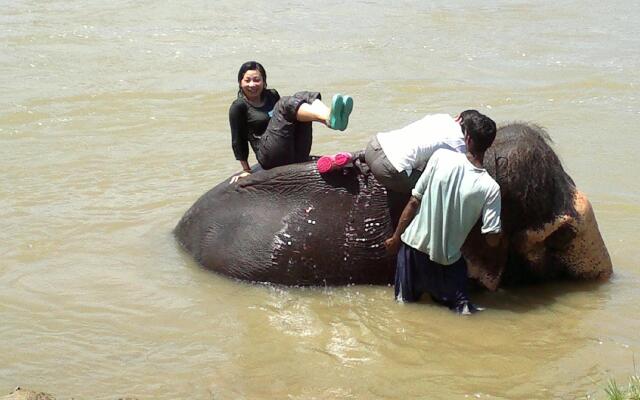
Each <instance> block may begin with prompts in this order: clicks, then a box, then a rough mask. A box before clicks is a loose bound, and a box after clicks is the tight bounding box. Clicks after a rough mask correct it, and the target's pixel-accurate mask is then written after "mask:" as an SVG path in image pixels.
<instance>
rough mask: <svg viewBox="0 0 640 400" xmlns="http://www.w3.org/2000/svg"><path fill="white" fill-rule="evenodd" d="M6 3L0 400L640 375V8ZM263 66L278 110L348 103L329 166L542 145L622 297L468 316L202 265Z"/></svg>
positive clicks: (547, 386) (0, 63)
mask: <svg viewBox="0 0 640 400" xmlns="http://www.w3.org/2000/svg"><path fill="white" fill-rule="evenodd" d="M0 4H2V7H1V8H0V49H1V51H0V89H1V93H2V96H1V97H0V171H1V172H0V221H1V223H0V226H1V229H0V395H1V394H4V393H8V392H9V391H11V390H12V389H13V387H15V386H16V385H22V386H25V387H29V388H33V389H38V390H44V391H47V392H51V393H54V394H55V395H56V396H57V397H58V398H70V397H72V396H73V397H74V398H77V399H113V398H115V397H117V396H124V395H128V396H136V397H139V398H141V399H182V398H194V399H213V398H215V399H397V398H398V399H399V398H401V399H423V398H428V399H467V398H469V399H475V398H478V399H556V398H557V399H574V398H589V397H590V398H603V397H604V392H603V390H602V389H603V388H604V386H605V385H606V382H607V380H608V379H609V378H615V379H616V380H617V381H618V382H626V380H627V378H628V377H629V375H631V374H633V373H634V372H635V373H638V372H639V370H640V335H639V334H638V332H639V331H640V307H639V306H638V302H639V301H640V287H639V284H640V272H639V269H638V258H639V257H640V234H639V233H640V229H639V226H640V183H639V182H640V180H639V179H638V173H640V163H639V161H638V157H637V154H638V151H639V150H640V134H639V131H638V127H639V126H640V101H639V99H638V96H639V93H638V89H639V87H640V25H639V24H638V21H640V3H638V2H637V1H622V0H613V1H608V2H607V1H577V0H567V1H564V0H560V1H527V0H515V1H511V0H488V1H483V2H479V1H471V0H463V1H458V2H449V1H439V0H437V1H430V2H420V1H408V0H405V1H394V2H386V1H378V0H369V1H352V2H342V1H334V0H329V1H326V2H318V4H315V3H309V4H306V3H305V4H304V5H302V4H303V3H302V2H294V1H281V0H273V1H256V2H248V3H242V2H240V3H238V2H232V1H228V0H215V1H203V0H184V1H160V2H157V1H153V2H152V1H147V0H143V1H121V0H120V1H114V2H106V1H96V0H87V1H82V2H81V1H56V0H53V1H39V0H32V1H25V0H15V1H6V0H4V1H2V0H0ZM250 59H257V60H259V61H261V62H262V63H263V64H264V65H265V67H266V68H267V72H268V83H269V85H270V86H271V87H274V88H276V89H278V91H279V92H280V93H281V94H288V93H292V92H294V91H297V90H302V89H315V90H319V91H321V92H322V93H324V94H325V97H326V98H330V96H331V95H333V94H334V93H336V92H343V93H349V94H351V95H352V96H353V97H354V99H355V108H354V112H353V115H352V118H351V123H350V126H349V129H348V130H347V131H346V132H344V133H341V132H335V131H330V130H328V129H327V128H325V127H316V129H315V131H314V134H315V141H314V146H313V152H314V153H316V154H318V153H324V152H331V151H338V150H345V149H346V150H352V149H356V148H360V147H364V145H365V144H366V142H367V141H368V139H369V137H370V136H371V135H372V134H374V133H375V132H377V131H381V130H389V129H394V128H398V127H400V126H402V125H404V124H406V123H409V122H411V121H414V120H416V119H418V118H420V117H422V116H423V115H424V114H426V113H432V112H447V113H451V114H455V113H457V112H459V111H461V110H464V109H467V108H477V109H479V110H481V111H482V112H485V113H487V114H488V115H490V116H491V117H493V118H494V119H495V120H496V121H498V122H505V121H509V120H521V121H532V122H536V123H538V124H540V125H542V126H544V127H546V128H547V129H548V131H549V133H550V134H551V136H552V137H553V139H554V143H555V144H554V148H555V150H556V151H557V153H558V154H559V156H560V158H561V159H562V161H563V163H564V165H565V167H566V169H567V170H568V172H569V173H570V174H571V176H572V177H573V178H574V180H575V181H576V183H577V185H578V186H579V188H580V189H581V190H583V191H584V192H586V193H587V194H588V195H589V197H590V199H591V201H592V203H593V206H594V209H595V212H596V216H597V218H598V222H599V225H600V229H601V232H602V234H603V237H604V239H605V242H606V244H607V246H608V249H609V252H610V254H611V258H612V261H613V265H614V271H615V274H614V276H613V278H612V279H611V281H609V282H607V283H605V284H601V285H597V284H592V283H552V284H545V285H537V286H531V287H524V288H514V289H508V290H500V291H499V292H497V293H476V294H474V296H473V299H474V300H475V301H476V302H477V303H479V304H480V305H483V306H485V307H487V311H485V312H483V313H481V314H479V315H476V316H473V317H471V318H465V317H459V316H456V315H453V314H451V313H449V312H448V311H447V310H444V309H442V308H440V307H436V306H434V305H433V304H432V303H431V302H430V301H427V300H425V301H423V302H421V303H419V304H412V305H406V304H405V305H403V304H398V303H396V302H395V301H394V300H393V288H392V287H387V286H350V287H322V288H286V287H273V286H267V285H257V284H247V283H241V282H236V281H233V280H229V279H227V278H225V277H222V276H219V275H216V274H215V273H212V272H210V271H207V270H204V269H202V268H201V267H199V266H198V265H197V264H196V263H195V262H194V261H193V260H192V259H191V258H190V257H189V256H188V255H186V254H184V253H183V252H182V251H181V249H180V248H179V246H178V245H177V244H176V242H175V240H174V238H173V236H172V233H171V231H172V229H173V227H174V226H175V224H176V223H177V222H178V220H179V219H180V217H181V216H182V214H183V213H184V212H185V211H186V210H187V209H188V208H189V207H190V206H191V204H192V203H193V202H194V201H195V200H196V199H197V198H198V197H199V196H200V195H201V194H203V193H204V192H205V191H207V190H208V189H209V188H211V187H212V186H213V185H215V184H217V183H218V182H220V181H221V180H223V179H224V178H226V177H227V176H229V175H230V174H232V173H233V172H234V171H236V170H238V169H239V163H238V162H236V161H235V159H234V157H233V154H232V152H231V148H230V133H229V128H228V116H227V111H228V107H229V105H230V103H231V101H232V100H233V99H234V98H235V95H236V90H237V82H236V74H237V70H238V67H239V66H240V64H241V63H242V62H244V61H246V60H250ZM250 161H251V162H254V159H253V156H252V158H251V160H250ZM532 173H534V172H532ZM232 206H233V205H230V207H232ZM256 206H258V207H269V205H268V204H257V205H256ZM634 368H635V369H636V370H635V371H634Z"/></svg>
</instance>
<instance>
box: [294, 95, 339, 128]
mask: <svg viewBox="0 0 640 400" xmlns="http://www.w3.org/2000/svg"><path fill="white" fill-rule="evenodd" d="M330 115H331V109H330V108H329V107H327V106H326V105H325V104H324V103H323V102H322V100H320V99H316V100H314V101H313V103H311V104H309V103H302V104H301V105H300V108H298V112H297V113H296V119H297V120H298V121H300V122H322V123H323V124H325V125H326V124H327V120H329V116H330Z"/></svg>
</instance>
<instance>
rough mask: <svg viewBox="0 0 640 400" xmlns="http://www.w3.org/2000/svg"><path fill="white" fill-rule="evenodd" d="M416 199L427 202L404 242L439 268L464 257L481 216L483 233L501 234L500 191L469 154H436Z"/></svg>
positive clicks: (443, 151) (414, 191) (439, 151)
mask: <svg viewBox="0 0 640 400" xmlns="http://www.w3.org/2000/svg"><path fill="white" fill-rule="evenodd" d="M412 195H413V196H414V197H416V198H418V199H419V200H421V203H420V209H419V211H418V213H417V215H416V216H415V218H414V219H413V221H412V222H411V224H410V225H409V226H408V227H407V229H406V230H405V232H404V234H403V235H402V241H403V242H404V243H406V244H408V245H409V246H411V247H413V248H415V249H418V250H420V251H422V252H424V253H427V254H429V257H430V259H431V260H433V261H435V262H437V263H439V264H442V265H450V264H452V263H454V262H455V261H457V260H458V259H459V258H460V257H461V253H460V248H461V247H462V244H463V243H464V241H465V240H466V237H467V235H468V234H469V232H470V231H471V228H473V226H474V225H475V223H476V222H477V221H478V218H479V217H480V216H482V219H483V226H482V233H490V232H493V233H497V232H499V231H500V187H499V186H498V184H497V183H496V182H495V181H494V180H493V178H491V176H490V175H489V174H488V173H487V171H486V170H484V169H482V168H478V167H475V166H474V165H473V164H471V162H470V161H469V160H468V159H467V157H466V155H465V154H462V153H457V152H453V151H450V150H445V149H440V150H437V151H436V152H434V153H433V155H432V156H431V158H430V159H429V162H428V164H427V167H426V169H425V171H424V173H423V174H422V176H421V177H420V180H419V181H418V182H417V184H416V186H415V188H414V189H413V192H412Z"/></svg>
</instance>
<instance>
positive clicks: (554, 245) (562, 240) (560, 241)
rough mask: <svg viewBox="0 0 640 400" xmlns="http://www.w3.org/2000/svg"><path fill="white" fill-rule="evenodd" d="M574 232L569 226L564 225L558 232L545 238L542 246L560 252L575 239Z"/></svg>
mask: <svg viewBox="0 0 640 400" xmlns="http://www.w3.org/2000/svg"><path fill="white" fill-rule="evenodd" d="M576 235H577V234H576V230H575V229H574V228H573V227H572V226H571V225H569V224H564V225H562V226H561V227H560V228H558V230H556V231H555V232H553V233H552V234H551V235H549V236H547V238H546V239H545V240H544V245H545V246H546V247H548V248H550V249H551V250H562V249H564V248H565V247H567V246H568V245H569V243H571V242H572V241H573V239H575V238H576Z"/></svg>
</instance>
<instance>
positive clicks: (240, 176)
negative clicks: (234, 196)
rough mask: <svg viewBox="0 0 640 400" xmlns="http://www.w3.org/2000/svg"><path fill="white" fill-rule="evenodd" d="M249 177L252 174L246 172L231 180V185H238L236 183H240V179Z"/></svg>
mask: <svg viewBox="0 0 640 400" xmlns="http://www.w3.org/2000/svg"><path fill="white" fill-rule="evenodd" d="M249 175H251V172H247V171H244V172H242V173H240V174H238V175H236V176H234V177H233V178H231V180H230V181H229V184H232V183H236V182H238V179H240V178H244V177H245V176H249Z"/></svg>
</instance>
